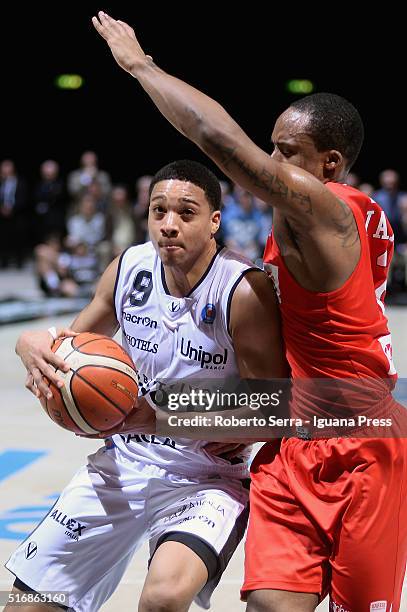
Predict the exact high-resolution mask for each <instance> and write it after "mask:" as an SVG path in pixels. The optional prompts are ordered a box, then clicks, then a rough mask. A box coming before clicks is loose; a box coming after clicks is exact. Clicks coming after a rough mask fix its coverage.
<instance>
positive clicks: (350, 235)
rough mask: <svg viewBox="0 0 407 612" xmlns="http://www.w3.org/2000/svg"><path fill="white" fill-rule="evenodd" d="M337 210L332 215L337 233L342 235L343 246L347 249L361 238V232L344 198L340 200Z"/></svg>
mask: <svg viewBox="0 0 407 612" xmlns="http://www.w3.org/2000/svg"><path fill="white" fill-rule="evenodd" d="M335 212H336V213H337V214H336V215H335V216H333V217H332V221H333V223H334V226H335V229H336V235H337V236H341V237H342V246H343V247H344V248H345V249H346V248H350V247H352V246H353V245H354V244H355V243H356V242H357V241H358V240H359V232H358V228H357V225H356V221H355V217H354V216H353V212H352V210H351V208H350V207H349V206H347V205H346V204H345V202H342V200H338V206H337V207H336V211H335Z"/></svg>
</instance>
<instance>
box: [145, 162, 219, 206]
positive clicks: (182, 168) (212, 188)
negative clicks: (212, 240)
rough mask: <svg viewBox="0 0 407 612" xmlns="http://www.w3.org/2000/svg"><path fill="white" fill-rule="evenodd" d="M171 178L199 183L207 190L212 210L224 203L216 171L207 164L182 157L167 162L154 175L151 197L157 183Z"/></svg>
mask: <svg viewBox="0 0 407 612" xmlns="http://www.w3.org/2000/svg"><path fill="white" fill-rule="evenodd" d="M171 179H175V180H178V181H188V182H189V183H193V184H194V185H197V187H200V188H201V189H203V191H204V192H205V196H206V198H207V200H208V203H209V206H210V208H211V210H220V208H221V203H222V191H221V188H220V184H219V181H218V179H217V178H216V176H215V175H214V173H213V172H211V171H210V170H208V168H206V166H204V165H202V164H200V163H198V162H196V161H191V160H190V159H181V160H178V161H174V162H171V163H170V164H167V166H164V168H161V170H159V171H158V172H157V173H156V174H155V175H154V176H153V179H152V181H151V183H150V191H149V196H150V197H151V192H152V191H153V187H154V185H155V184H156V183H159V182H160V181H169V180H171Z"/></svg>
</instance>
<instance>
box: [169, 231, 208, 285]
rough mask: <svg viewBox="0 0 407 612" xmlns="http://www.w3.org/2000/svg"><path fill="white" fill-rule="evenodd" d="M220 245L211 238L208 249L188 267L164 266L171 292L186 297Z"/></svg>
mask: <svg viewBox="0 0 407 612" xmlns="http://www.w3.org/2000/svg"><path fill="white" fill-rule="evenodd" d="M217 249H218V246H217V244H216V242H215V240H211V242H210V243H209V245H208V249H207V250H206V251H204V252H203V253H201V254H200V255H199V257H198V258H197V259H196V260H195V261H193V262H191V263H190V264H189V266H188V267H178V266H166V265H165V264H163V267H164V274H165V282H166V283H167V288H168V291H169V293H170V294H171V295H172V296H174V297H185V296H186V295H188V294H189V293H190V292H191V290H192V289H193V288H194V287H195V285H197V284H198V282H199V281H200V279H201V278H202V276H203V275H204V274H205V272H206V271H207V269H208V267H209V265H210V263H211V261H212V259H213V258H214V256H215V253H216V251H217Z"/></svg>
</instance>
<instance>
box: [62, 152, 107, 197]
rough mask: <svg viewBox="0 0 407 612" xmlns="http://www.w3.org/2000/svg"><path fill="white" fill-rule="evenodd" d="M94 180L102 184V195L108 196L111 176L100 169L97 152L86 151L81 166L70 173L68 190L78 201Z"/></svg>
mask: <svg viewBox="0 0 407 612" xmlns="http://www.w3.org/2000/svg"><path fill="white" fill-rule="evenodd" d="M94 180H97V181H98V183H99V184H100V189H101V195H102V197H104V198H107V197H108V195H109V193H110V190H111V180H110V176H109V174H108V173H107V172H105V171H104V170H99V166H98V158H97V155H96V153H95V152H94V151H85V152H84V153H82V156H81V159H80V167H79V168H78V169H77V170H73V171H72V172H71V173H70V174H69V175H68V191H69V194H70V196H71V197H72V198H73V200H74V201H76V200H77V199H78V198H79V197H80V196H81V195H82V194H83V192H84V191H85V190H86V189H87V188H88V187H89V186H90V184H91V183H92V181H94Z"/></svg>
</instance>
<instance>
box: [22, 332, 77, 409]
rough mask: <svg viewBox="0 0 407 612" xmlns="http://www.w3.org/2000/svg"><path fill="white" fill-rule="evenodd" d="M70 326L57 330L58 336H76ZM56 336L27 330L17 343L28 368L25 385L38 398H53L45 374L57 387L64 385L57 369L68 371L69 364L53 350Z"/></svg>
mask: <svg viewBox="0 0 407 612" xmlns="http://www.w3.org/2000/svg"><path fill="white" fill-rule="evenodd" d="M76 335H77V334H76V332H74V331H72V330H71V329H69V328H65V329H61V330H59V331H58V332H57V337H62V336H76ZM53 344H54V338H53V337H52V336H51V334H50V333H49V332H48V331H27V332H24V333H22V334H21V336H20V337H19V339H18V340H17V344H16V353H17V355H18V356H19V357H20V359H21V361H22V362H23V364H24V366H25V368H26V370H27V378H26V382H25V386H26V388H27V389H29V391H31V393H33V394H34V395H35V397H37V398H39V399H40V398H42V397H43V398H51V397H52V393H51V391H50V388H49V386H48V385H47V382H46V381H45V380H44V376H45V377H46V378H47V379H48V380H49V381H51V382H53V383H54V384H55V385H56V386H57V387H62V386H63V384H64V381H63V380H62V378H60V377H59V376H57V374H56V373H55V369H59V370H62V371H63V372H66V371H68V370H69V366H68V365H67V364H66V363H65V361H64V360H63V359H61V357H59V356H58V355H55V353H53V352H52V350H51V347H52V345H53Z"/></svg>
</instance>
